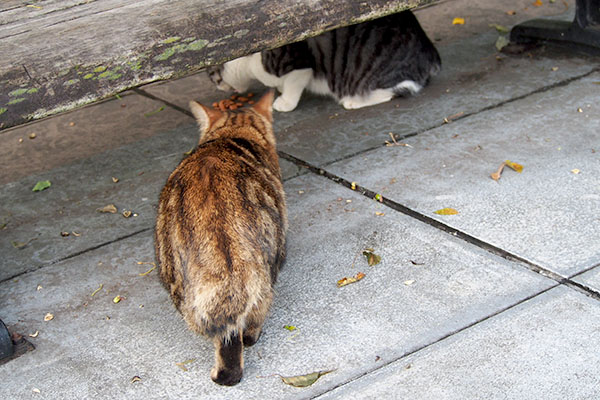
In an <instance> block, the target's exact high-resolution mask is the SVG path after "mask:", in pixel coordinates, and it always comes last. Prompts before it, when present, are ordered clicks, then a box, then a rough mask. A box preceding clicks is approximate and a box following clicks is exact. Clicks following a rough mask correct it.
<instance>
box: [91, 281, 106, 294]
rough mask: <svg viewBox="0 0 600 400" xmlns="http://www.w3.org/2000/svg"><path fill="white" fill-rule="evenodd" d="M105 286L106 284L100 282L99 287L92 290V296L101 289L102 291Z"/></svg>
mask: <svg viewBox="0 0 600 400" xmlns="http://www.w3.org/2000/svg"><path fill="white" fill-rule="evenodd" d="M103 287H104V284H103V283H101V284H100V286H99V287H98V289H96V290H94V291H93V292H92V294H91V295H90V297H94V295H95V294H96V293H98V292H99V291H101V290H102V288H103Z"/></svg>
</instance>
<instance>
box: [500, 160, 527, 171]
mask: <svg viewBox="0 0 600 400" xmlns="http://www.w3.org/2000/svg"><path fill="white" fill-rule="evenodd" d="M504 163H505V164H506V166H507V167H508V168H510V169H512V170H515V171H517V172H518V173H521V172H523V166H522V165H521V164H517V163H516V162H512V161H508V160H506V161H504Z"/></svg>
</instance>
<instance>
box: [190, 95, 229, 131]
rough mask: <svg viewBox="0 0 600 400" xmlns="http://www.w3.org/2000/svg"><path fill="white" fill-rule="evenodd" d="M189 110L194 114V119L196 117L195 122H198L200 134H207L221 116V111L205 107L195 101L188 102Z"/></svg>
mask: <svg viewBox="0 0 600 400" xmlns="http://www.w3.org/2000/svg"><path fill="white" fill-rule="evenodd" d="M190 110H191V111H192V114H194V117H196V121H197V122H198V126H200V131H201V132H202V133H205V132H207V131H208V130H209V129H210V127H211V126H212V125H213V124H214V123H215V122H216V121H217V120H218V119H219V118H221V116H223V113H222V112H221V111H219V110H213V109H212V108H208V107H205V106H203V105H202V104H200V103H196V102H195V101H190Z"/></svg>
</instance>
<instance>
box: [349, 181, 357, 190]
mask: <svg viewBox="0 0 600 400" xmlns="http://www.w3.org/2000/svg"><path fill="white" fill-rule="evenodd" d="M350 189H352V190H356V182H352V183H351V184H350Z"/></svg>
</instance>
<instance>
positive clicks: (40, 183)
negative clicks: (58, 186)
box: [31, 181, 52, 192]
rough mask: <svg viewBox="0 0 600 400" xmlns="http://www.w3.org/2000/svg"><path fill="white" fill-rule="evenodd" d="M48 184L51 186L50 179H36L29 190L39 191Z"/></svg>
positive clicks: (46, 187) (47, 186)
mask: <svg viewBox="0 0 600 400" xmlns="http://www.w3.org/2000/svg"><path fill="white" fill-rule="evenodd" d="M50 186H52V183H51V182H50V181H38V183H36V184H35V186H34V187H33V189H31V190H32V191H34V192H41V191H42V190H45V189H48V188H49V187H50Z"/></svg>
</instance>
